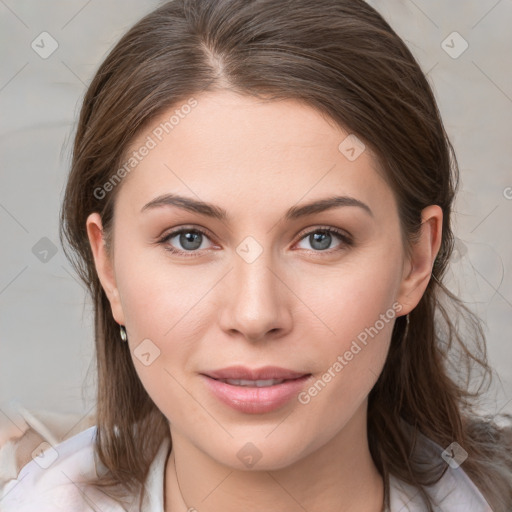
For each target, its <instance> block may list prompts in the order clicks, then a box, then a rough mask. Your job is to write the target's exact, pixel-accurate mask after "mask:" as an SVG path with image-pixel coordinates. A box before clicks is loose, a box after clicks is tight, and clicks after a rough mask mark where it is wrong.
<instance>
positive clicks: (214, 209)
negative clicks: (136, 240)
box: [141, 194, 373, 221]
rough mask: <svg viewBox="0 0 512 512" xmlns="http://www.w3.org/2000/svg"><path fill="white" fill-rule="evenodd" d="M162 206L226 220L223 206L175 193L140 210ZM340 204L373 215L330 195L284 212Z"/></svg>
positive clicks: (294, 214)
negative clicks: (174, 207)
mask: <svg viewBox="0 0 512 512" xmlns="http://www.w3.org/2000/svg"><path fill="white" fill-rule="evenodd" d="M162 206H176V207H178V208H182V209H184V210H188V211H190V212H194V213H199V214H201V215H205V216H207V217H213V218H215V219H219V220H221V221H225V220H228V213H227V211H226V210H224V209H223V208H221V207H219V206H216V205H214V204H211V203H206V202H203V201H199V200H197V199H192V198H190V197H184V196H180V195H177V194H163V195H161V196H158V197H155V199H152V200H151V201H150V202H149V203H147V204H145V205H144V206H143V207H142V209H141V212H144V211H146V210H150V209H153V208H160V207H162ZM342 206H356V207H359V208H361V209H362V210H364V211H365V212H366V213H367V214H368V215H370V216H371V217H373V212H372V210H371V209H370V207H369V206H368V205H367V204H365V203H363V202H362V201H359V199H356V198H354V197H349V196H332V197H327V198H325V199H320V200H318V201H313V202H311V203H307V204H305V205H302V206H292V207H291V208H290V209H289V210H288V211H287V212H286V214H285V219H286V220H295V219H298V218H300V217H305V216H307V215H312V214H314V213H320V212H323V211H326V210H330V209H332V208H340V207H342Z"/></svg>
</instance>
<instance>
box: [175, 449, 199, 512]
mask: <svg viewBox="0 0 512 512" xmlns="http://www.w3.org/2000/svg"><path fill="white" fill-rule="evenodd" d="M174 473H175V474H176V483H177V484H178V490H179V491H180V496H181V500H182V501H183V503H185V507H187V512H188V511H189V510H190V507H189V506H188V505H187V503H186V502H185V498H184V497H183V493H182V492H181V487H180V481H179V479H178V468H177V464H176V453H175V454H174ZM193 510H195V509H193Z"/></svg>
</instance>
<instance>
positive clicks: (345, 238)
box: [158, 227, 353, 257]
mask: <svg viewBox="0 0 512 512" xmlns="http://www.w3.org/2000/svg"><path fill="white" fill-rule="evenodd" d="M333 235H334V238H338V239H339V240H341V242H342V243H341V244H339V246H338V247H336V248H335V249H334V250H331V249H329V246H330V245H331V243H332V240H333ZM174 238H177V242H174V243H178V244H179V245H181V247H183V249H179V248H176V247H175V246H174V245H172V244H171V240H172V239H174ZM205 238H206V239H209V237H208V235H207V233H206V231H203V230H202V229H199V228H181V229H178V230H176V231H172V232H171V233H168V234H166V235H165V236H164V237H163V238H161V239H160V240H158V243H160V244H162V245H163V246H164V248H165V250H167V251H169V252H170V253H172V254H178V255H180V256H184V257H196V256H200V255H201V252H200V250H204V249H205V247H201V246H202V244H203V242H204V239H205ZM306 238H308V239H309V243H310V244H311V246H312V247H313V249H312V250H313V251H314V252H318V253H321V252H328V253H333V252H336V251H340V250H343V249H344V248H347V247H350V246H352V245H353V241H352V239H351V238H350V236H349V235H347V234H346V233H345V232H344V231H341V230H339V229H336V228H332V227H318V228H316V229H314V230H312V231H309V232H307V233H306V234H304V235H303V236H302V237H301V239H300V241H302V240H304V239H306Z"/></svg>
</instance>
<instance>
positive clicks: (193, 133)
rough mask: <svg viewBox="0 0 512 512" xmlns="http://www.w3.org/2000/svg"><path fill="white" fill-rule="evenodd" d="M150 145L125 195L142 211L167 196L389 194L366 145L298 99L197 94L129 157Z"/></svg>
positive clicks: (251, 199)
mask: <svg viewBox="0 0 512 512" xmlns="http://www.w3.org/2000/svg"><path fill="white" fill-rule="evenodd" d="M144 146H146V147H147V148H149V149H146V150H144V151H142V152H143V153H144V154H145V155H144V156H143V157H141V156H140V154H139V155H138V160H137V165H136V166H135V167H134V169H133V171H131V172H130V173H129V175H128V176H127V178H125V181H126V182H125V183H123V188H125V186H126V188H127V190H126V192H123V195H125V196H129V201H130V203H131V204H133V205H135V204H137V205H139V208H140V207H142V205H143V204H145V203H146V202H147V201H149V200H151V199H153V198H154V197H155V196H157V195H160V194H162V193H166V192H176V193H181V192H182V193H184V194H187V195H189V196H190V195H195V196H197V197H198V198H203V199H205V200H211V201H214V200H215V201H214V202H217V203H219V202H225V200H227V199H228V198H229V197H234V198H237V199H238V200H239V202H240V201H246V202H247V203H246V205H245V206H246V207H248V206H249V204H253V205H255V206H256V203H258V202H262V201H263V202H265V203H268V202H272V201H282V200H283V199H285V200H286V201H287V202H290V201H292V202H298V201H300V199H301V198H302V197H304V198H305V199H314V198H315V197H317V196H319V195H321V196H322V197H324V196H325V193H326V192H329V193H331V194H332V193H334V192H339V193H345V194H351V195H354V196H358V198H359V199H361V200H363V201H365V202H366V201H371V200H372V197H377V196H380V197H381V198H384V199H385V197H384V196H385V195H386V194H389V193H390V191H389V190H387V189H388V187H387V185H386V183H385V182H384V180H383V179H382V177H381V175H380V171H379V169H378V163H377V161H376V159H375V158H374V156H373V154H372V153H371V151H370V150H369V148H368V147H367V146H366V147H364V145H362V143H361V141H359V140H358V139H357V138H354V136H353V135H351V134H350V133H348V132H346V131H345V130H344V129H342V128H341V127H339V126H338V125H336V124H335V123H334V122H333V121H332V120H330V119H328V118H326V117H324V116H322V115H321V114H320V113H319V112H318V111H317V110H315V109H313V108H312V107H310V106H308V105H305V104H304V103H301V102H299V101H296V100H279V101H274V100H272V101H267V100H263V99H259V98H254V97H250V96H240V95H237V94H235V93H232V92H228V91H220V92H212V93H205V94H202V95H198V96H195V97H194V98H193V101H191V99H189V100H188V101H187V100H184V101H183V102H182V103H180V104H176V105H174V106H173V107H171V108H169V109H168V110H167V111H166V112H164V113H163V114H162V115H160V116H159V117H158V118H156V119H154V120H153V121H152V122H151V123H149V124H148V125H147V127H145V128H144V129H143V130H142V131H141V133H140V134H139V135H138V136H137V137H136V139H135V140H134V141H133V142H132V144H131V145H130V147H129V150H128V151H127V154H126V158H125V159H127V158H129V157H130V155H131V154H132V153H133V152H138V153H140V152H141V150H142V149H143V148H144ZM347 150H348V152H347ZM354 155H355V157H356V158H354ZM383 194H384V196H383ZM388 199H389V198H388ZM223 200H224V201H223ZM226 209H227V207H226Z"/></svg>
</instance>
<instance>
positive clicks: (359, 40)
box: [61, 0, 512, 512]
mask: <svg viewBox="0 0 512 512" xmlns="http://www.w3.org/2000/svg"><path fill="white" fill-rule="evenodd" d="M218 89H229V90H232V91H235V92H238V93H240V94H246V95H253V96H258V97H265V98H270V99H271V100H272V99H295V100H298V101H302V102H304V103H305V104H307V105H309V106H310V107H313V108H314V109H316V110H317V111H318V112H320V113H321V114H322V115H324V116H326V118H328V119H331V120H333V121H334V122H335V123H337V124H338V125H339V126H340V127H342V128H343V129H345V130H346V131H348V132H349V133H354V134H356V135H357V137H359V138H360V139H361V140H362V141H364V143H365V144H366V145H367V147H368V148H370V149H371V151H373V152H374V154H375V155H376V156H377V158H378V161H379V164H380V166H381V168H382V169H383V172H384V175H385V177H386V179H387V181H388V183H389V185H390V187H391V188H392V190H393V192H394V194H395V198H396V200H397V204H398V208H399V214H400V222H401V229H402V235H403V239H404V247H405V250H407V248H408V247H410V244H412V243H414V241H415V239H416V236H417V235H418V233H419V229H420V225H421V211H422V209H423V208H425V207H426V206H428V205H432V204H437V205H439V206H440V207H441V208H442V210H443V214H444V218H443V226H442V235H443V237H442V245H441V249H440V251H439V253H438V256H437V258H436V260H435V264H434V267H433V271H432V278H431V280H430V282H429V284H428V286H427V289H426V291H425V293H424V295H423V297H422V298H421V300H420V302H419V304H418V305H417V307H416V308H415V309H414V310H413V311H412V312H411V313H410V314H409V326H408V328H407V329H406V319H405V317H399V318H397V320H396V322H395V325H394V330H393V333H392V340H391V346H390V350H389V354H388V357H387V361H386V363H385V366H384V369H383V371H382V373H381V375H380V377H379V379H378V381H377V383H376V384H375V386H374V388H373V389H372V391H371V393H370V396H369V404H368V437H369V443H370V450H371V454H372V457H373V459H374V461H375V464H376V466H377V468H378V469H379V471H380V472H381V474H382V475H383V477H384V482H385V502H386V504H387V506H389V475H391V474H392V475H396V476H397V477H398V478H400V479H402V480H404V481H406V482H408V483H410V484H412V485H415V486H417V487H418V489H419V490H420V491H421V493H422V496H423V497H424V499H425V503H426V504H427V505H428V510H432V504H431V500H430V498H429V496H428V494H427V492H426V491H425V489H424V486H426V485H429V484H431V483H433V482H435V481H437V480H438V479H439V478H440V477H441V476H442V474H444V470H445V469H446V467H447V465H446V463H445V462H444V461H443V460H442V459H441V457H438V458H437V460H434V461H432V460H430V461H428V464H425V461H419V460H416V459H415V457H413V456H411V454H412V453H413V451H414V447H415V433H418V432H419V433H422V434H424V435H425V436H426V437H427V438H429V439H431V440H432V441H434V442H435V443H437V444H438V445H440V446H441V447H447V446H448V445H450V444H451V443H452V442H457V443H459V444H460V445H461V446H462V447H463V448H464V449H465V450H466V451H467V452H468V454H469V456H468V458H467V460H466V461H465V462H464V466H463V467H464V470H465V471H466V473H467V474H468V475H469V476H470V478H471V479H472V480H473V482H475V484H476V485H477V487H478V488H479V489H480V490H481V491H482V493H483V494H484V496H485V497H486V498H487V500H488V501H489V503H490V504H491V505H492V506H493V509H494V510H495V511H503V512H505V510H510V506H511V503H512V483H511V482H512V478H511V475H512V455H511V453H510V448H511V441H510V438H508V440H507V438H506V437H505V433H506V431H505V429H503V428H499V427H498V425H497V424H496V423H495V422H494V421H492V419H491V418H484V417H482V416H478V414H476V413H475V412H474V403H475V399H476V398H477V397H478V396H479V394H481V393H482V387H483V385H484V382H485V380H486V377H489V376H491V369H490V368H489V366H488V364H487V360H486V349H485V339H484V334H483V330H482V327H481V325H480V321H479V320H478V318H477V317H476V316H475V315H474V313H472V312H471V311H470V310H469V309H468V308H467V307H466V306H465V305H464V304H463V303H462V301H461V300H459V299H458V298H457V297H456V296H454V295H453V294H452V293H451V292H450V291H449V290H448V289H447V288H446V287H445V286H444V285H443V284H442V278H443V275H444V273H445V270H446V267H447V264H448V262H449V258H450V255H451V252H452V248H453V234H452V231H451V220H450V213H451V208H452V202H453V200H454V195H455V192H456V189H457V185H458V179H459V175H458V166H457V160H456V157H455V154H454V150H453V147H452V145H451V143H450V141H449V139H448V136H447V134H446V132H445V129H444V126H443V123H442V120H441V117H440V113H439V110H438V107H437V104H436V101H435V98H434V95H433V93H432V90H431V88H430V86H429V83H428V82H427V80H426V77H425V75H424V73H423V72H422V70H421V69H420V67H419V65H418V63H417V62H416V61H415V59H414V57H413V55H412V54H411V52H410V51H409V49H408V48H407V46H406V45H405V43H404V42H403V41H402V40H401V39H400V37H399V36H398V35H397V34H396V33H395V32H394V31H393V30H392V28H391V27H390V26H389V25H388V23H387V22H386V21H385V20H384V19H383V18H382V16H381V15H380V14H379V13H377V12H376V11H375V10H374V9H373V8H372V7H370V6H369V5H368V4H366V3H365V2H364V1H362V0H317V1H315V2H312V1H311V0H280V1H275V0H250V1H248V0H174V1H171V2H167V3H165V4H163V5H162V6H161V7H159V8H158V9H156V10H155V11H153V12H151V13H150V14H148V15H147V16H146V17H144V18H143V19H142V20H140V21H139V22H138V23H137V24H136V25H135V26H133V27H132V28H131V29H130V30H129V31H128V32H127V33H126V34H125V35H124V36H123V37H122V39H121V40H120V41H119V42H118V44H117V45H116V46H115V47H114V48H113V49H112V51H111V52H110V53H109V55H108V57H107V58H106V59H105V61H104V62H103V63H102V65H101V66H100V68H99V70H98V72H97V73H96V75H95V77H94V79H93V81H92V83H91V84H90V86H89V88H88V90H87V93H86V95H85V98H84V101H83V106H82V109H81V113H80V119H79V123H78V128H77V133H76V137H75V140H74V147H73V159H72V167H71V172H70V175H69V181H68V183H67V188H66V191H65V197H64V201H63V207H62V211H61V241H62V242H63V245H64V246H65V243H64V242H66V243H68V244H69V248H70V249H68V250H66V254H67V255H68V257H69V258H70V260H71V262H72V263H73V264H74V266H75V268H76V270H77V272H78V273H79V275H80V277H81V279H82V280H83V281H84V283H86V285H87V286H88V288H89V290H90V293H91V295H92V298H93V301H94V311H95V341H96V354H97V371H98V391H97V393H98V395H97V440H96V450H97V455H98V457H99V459H100V460H101V462H102V463H103V464H104V465H105V467H106V468H107V470H108V475H109V478H108V479H102V480H101V481H99V482H97V485H98V486H99V487H101V486H103V487H104V488H105V489H106V488H107V486H110V487H111V489H112V488H113V486H114V485H115V484H117V485H118V486H121V487H122V488H124V489H127V490H130V491H133V490H134V489H136V488H140V486H141V484H142V483H143V482H144V480H145V478H146V477H147V473H148V467H149V465H150V463H151V461H152V459H153V458H154V456H155V454H156V451H157V449H158V447H159V446H160V443H161V442H162V440H163V439H164V437H169V436H170V432H169V426H168V422H167V419H166V418H165V417H164V415H163V414H162V413H161V412H160V411H159V410H158V409H157V407H156V406H155V404H154V403H153V402H152V400H151V398H150V397H149V396H148V394H147V393H146V391H145V389H144V388H143V386H142V385H141V382H140V380H139V378H138V377H137V374H136V372H135V369H134V366H133V363H132V360H131V357H130V354H129V352H128V350H127V348H126V345H125V344H123V343H121V342H120V340H119V326H118V325H117V323H116V322H115V321H114V318H113V317H112V313H111V309H110V304H109V302H108V300H107V297H106V295H105V293H104V291H103V289H102V287H101V285H100V282H99V280H98V276H97V274H96V270H95V267H94V261H93V257H92V252H91V248H90V246H89V242H88V238H87V233H86V218H87V216H88V215H89V214H90V213H91V212H99V213H100V215H101V218H102V221H103V226H104V232H105V236H106V238H107V240H110V237H109V235H110V234H111V227H112V219H113V214H114V205H115V198H116V195H117V194H118V193H119V190H120V188H121V187H122V183H120V184H119V185H118V186H115V187H113V188H112V190H111V191H110V192H109V193H108V194H106V197H104V198H103V197H101V198H99V197H98V194H95V193H94V191H95V190H97V189H101V188H102V187H103V186H104V184H105V183H106V182H107V181H108V180H109V179H110V178H111V177H112V175H113V173H114V171H115V170H116V169H118V168H119V167H120V166H121V165H122V163H123V161H124V158H125V156H126V152H127V148H128V147H129V144H130V143H131V142H132V141H133V140H134V137H135V136H136V135H138V134H139V133H140V131H141V130H142V128H143V127H145V126H147V125H148V123H151V121H152V120H154V119H155V118H156V117H157V116H159V115H161V114H162V113H163V112H165V111H166V110H168V109H169V108H171V107H173V106H177V105H179V104H185V103H186V101H187V99H190V98H191V97H192V95H197V96H198V97H199V95H200V93H201V92H202V91H207V90H208V91H211V90H218ZM459 319H464V320H466V321H467V322H468V324H467V325H468V326H469V328H468V329H466V331H465V332H464V331H463V329H462V328H461V327H460V326H459V325H458V323H459ZM471 340H472V343H471ZM475 372H476V373H477V374H479V375H480V377H481V378H482V379H481V385H480V386H479V388H478V389H476V390H472V389H471V383H472V382H474V380H473V376H474V374H475ZM489 384H490V379H489ZM406 424H407V425H410V426H411V427H412V429H411V430H410V431H409V429H407V428H406ZM411 432H412V434H411ZM507 443H508V444H507ZM504 447H505V449H504Z"/></svg>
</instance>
